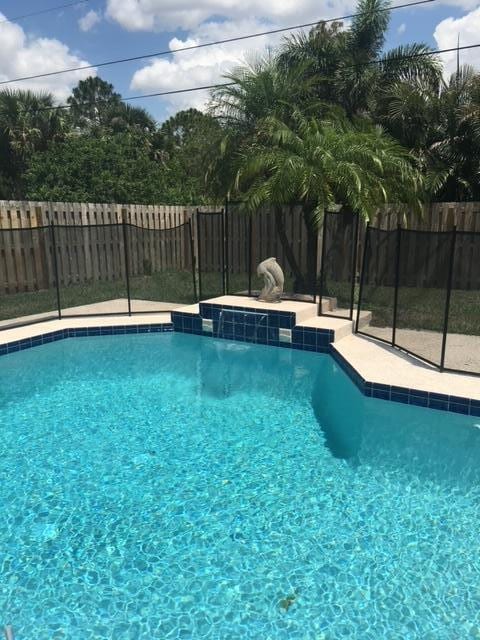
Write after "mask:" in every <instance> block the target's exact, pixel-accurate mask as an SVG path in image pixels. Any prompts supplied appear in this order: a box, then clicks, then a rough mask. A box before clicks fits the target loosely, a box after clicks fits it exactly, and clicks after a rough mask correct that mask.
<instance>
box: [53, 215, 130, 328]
mask: <svg viewBox="0 0 480 640" xmlns="http://www.w3.org/2000/svg"><path fill="white" fill-rule="evenodd" d="M54 233H55V246H56V255H57V269H58V281H59V293H60V305H61V309H62V316H64V317H69V316H82V315H99V314H115V313H128V310H129V308H128V290H127V279H126V268H125V238H124V233H123V225H121V224H101V225H84V226H80V225H65V226H57V225H55V227H54Z"/></svg>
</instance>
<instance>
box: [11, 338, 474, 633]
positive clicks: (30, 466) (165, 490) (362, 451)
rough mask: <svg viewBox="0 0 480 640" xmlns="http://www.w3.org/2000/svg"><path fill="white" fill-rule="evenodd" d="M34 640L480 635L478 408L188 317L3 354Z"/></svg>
mask: <svg viewBox="0 0 480 640" xmlns="http://www.w3.org/2000/svg"><path fill="white" fill-rule="evenodd" d="M0 427H1V428H0V510H1V513H2V526H1V527H0V570H1V580H0V612H1V614H0V616H1V617H0V624H6V623H11V624H12V625H13V626H14V629H15V632H16V638H18V639H19V640H22V639H28V640H31V639H32V638H35V639H36V640H43V639H45V640H46V639H51V638H55V640H57V639H60V638H69V639H74V640H76V639H78V638H82V640H83V639H93V638H96V639H97V638H114V639H115V640H117V639H119V638H121V639H122V640H123V638H132V639H133V638H135V639H138V638H142V639H150V638H160V639H162V640H163V639H164V638H165V639H167V638H187V639H196V638H211V639H235V638H254V639H257V638H258V639H261V640H267V639H272V640H277V639H288V640H290V639H297V638H298V639H302V640H303V639H309V640H310V639H312V640H320V639H324V640H337V639H338V638H342V639H343V638H359V639H362V640H364V639H366V640H368V639H375V640H379V639H387V638H388V640H392V639H397V638H398V639H400V638H401V639H402V640H405V639H410V638H411V639H417V638H419V639H420V638H421V639H422V640H427V639H432V640H442V639H450V638H452V639H457V638H475V637H479V638H480V553H479V551H480V545H479V535H478V534H479V531H478V522H479V517H480V418H474V417H468V416H463V415H460V414H453V413H448V412H442V411H435V410H431V409H422V408H419V407H413V406H409V405H403V404H397V403H392V402H386V401H383V400H378V399H372V398H366V397H365V396H363V395H362V394H360V392H359V391H358V390H357V389H356V387H355V386H354V385H353V384H352V383H351V381H350V380H349V379H348V378H347V377H346V375H345V374H344V373H343V371H342V370H341V369H340V368H339V367H338V365H337V364H336V363H335V362H334V360H333V359H332V358H331V357H330V356H328V355H320V354H314V353H308V352H301V351H294V350H290V349H276V348H272V347H266V346H259V345H249V344H244V343H235V342H229V341H226V340H215V339H211V338H202V337H198V336H193V335H185V334H178V333H165V334H152V335H149V334H144V335H127V336H105V337H92V338H75V339H68V340H63V341H60V342H55V343H52V344H48V345H44V346H40V347H37V348H34V349H29V350H26V351H22V352H19V353H12V354H9V355H6V356H3V357H2V358H0Z"/></svg>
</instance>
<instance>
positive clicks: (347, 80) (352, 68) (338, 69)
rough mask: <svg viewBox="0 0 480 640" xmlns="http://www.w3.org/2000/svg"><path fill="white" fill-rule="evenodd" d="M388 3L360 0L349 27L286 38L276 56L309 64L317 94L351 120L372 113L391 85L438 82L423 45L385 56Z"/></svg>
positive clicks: (437, 69) (324, 27)
mask: <svg viewBox="0 0 480 640" xmlns="http://www.w3.org/2000/svg"><path fill="white" fill-rule="evenodd" d="M389 6H390V3H389V2H388V1H387V0H360V2H359V4H358V8H357V15H356V16H355V18H353V20H352V24H351V26H350V28H349V29H347V30H342V29H341V25H340V23H332V24H331V25H326V24H325V23H319V25H317V26H316V27H314V28H313V29H312V30H311V31H310V32H309V33H308V34H302V35H300V36H292V37H290V38H288V39H287V40H286V43H285V45H284V47H283V50H282V52H281V55H280V60H281V62H282V64H283V66H284V67H288V66H289V65H290V64H292V63H298V61H299V60H302V61H304V62H308V61H309V62H310V63H311V65H312V67H311V68H312V71H313V73H315V74H317V75H318V76H319V78H320V79H321V81H320V83H319V86H320V94H319V95H320V96H321V97H322V98H324V99H329V100H332V101H333V102H335V103H337V104H340V105H341V106H342V107H343V108H344V109H345V111H346V112H347V114H348V115H349V116H354V115H360V114H366V113H370V114H371V113H374V112H375V108H376V103H377V101H378V99H379V96H380V95H381V94H382V93H383V92H384V91H385V89H386V87H388V86H390V85H391V84H393V83H399V82H401V83H407V84H413V85H416V84H417V83H422V82H423V83H425V82H429V83H432V82H438V81H439V78H440V75H441V67H440V63H439V62H438V60H437V59H436V58H435V57H433V56H430V55H425V54H426V53H429V52H430V49H429V47H428V46H427V45H425V44H418V43H414V44H410V45H403V46H400V47H397V48H395V49H392V50H390V51H388V52H386V53H385V52H383V46H384V44H385V35H386V31H387V28H388V23H389V18H390V13H389V11H388V8H389Z"/></svg>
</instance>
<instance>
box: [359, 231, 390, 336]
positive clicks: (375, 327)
mask: <svg viewBox="0 0 480 640" xmlns="http://www.w3.org/2000/svg"><path fill="white" fill-rule="evenodd" d="M396 260H397V232H396V231H395V230H393V231H385V230H383V229H375V228H372V227H367V232H366V236H365V246H364V254H363V262H362V271H361V277H360V292H359V302H358V312H357V331H359V332H361V333H363V334H365V335H368V336H371V337H373V338H378V339H380V340H383V341H386V342H389V343H391V342H392V340H393V319H394V307H395V278H396Z"/></svg>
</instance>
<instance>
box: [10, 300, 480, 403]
mask: <svg viewBox="0 0 480 640" xmlns="http://www.w3.org/2000/svg"><path fill="white" fill-rule="evenodd" d="M213 301H214V302H215V303H218V304H222V305H225V306H227V305H232V306H235V305H238V306H241V307H244V308H252V309H253V308H256V309H261V310H263V309H265V310H267V309H268V310H270V311H289V312H294V313H295V314H296V317H297V323H298V326H303V327H315V328H317V329H328V330H331V331H334V334H335V336H334V342H333V345H332V348H333V349H334V350H335V351H337V352H338V353H339V354H340V355H341V356H342V357H343V358H344V359H345V360H346V361H347V362H348V363H349V364H350V365H351V366H352V367H353V368H354V369H355V370H356V371H357V373H358V374H359V375H360V376H361V377H362V378H363V379H364V380H366V381H368V382H371V383H377V384H383V385H391V386H399V387H406V388H409V389H419V390H422V391H425V392H428V393H439V394H444V395H449V396H459V397H468V398H471V399H473V400H480V377H477V376H472V375H467V374H460V373H458V374H457V373H449V372H440V371H438V370H437V369H435V368H434V367H431V366H430V365H428V364H426V363H424V362H422V361H421V360H418V359H416V358H414V357H411V356H409V355H407V354H405V353H403V352H402V351H400V350H398V349H395V348H392V347H390V346H389V345H386V344H382V343H379V342H376V341H375V340H373V339H370V338H367V337H364V336H361V335H358V334H357V335H356V334H352V330H353V327H352V322H351V321H350V320H345V319H340V318H334V317H329V316H317V315H316V305H314V304H312V303H306V302H294V301H282V302H281V303H279V304H275V305H272V304H267V303H260V302H258V301H257V300H254V299H248V298H245V297H240V296H222V297H220V298H215V299H213V300H209V301H208V302H210V303H212V302H213ZM205 302H207V301H205ZM173 306H174V307H175V308H176V309H177V310H178V311H181V312H183V313H191V314H198V308H199V307H198V305H187V306H181V305H172V307H173ZM75 311H77V312H78V309H76V310H75ZM364 320H365V322H367V321H368V317H367V316H365V317H364ZM170 322H171V316H170V313H169V312H168V311H165V312H161V313H148V314H142V315H133V316H128V315H118V316H89V317H77V318H64V319H62V320H47V321H43V322H38V323H36V324H31V325H28V326H23V327H13V328H10V329H4V330H2V331H0V345H3V344H7V343H10V342H15V341H17V340H24V339H26V338H31V337H37V336H41V335H43V334H47V333H50V332H53V331H58V330H61V329H74V328H84V327H99V328H101V327H113V326H115V327H118V326H131V325H153V324H168V323H170Z"/></svg>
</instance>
